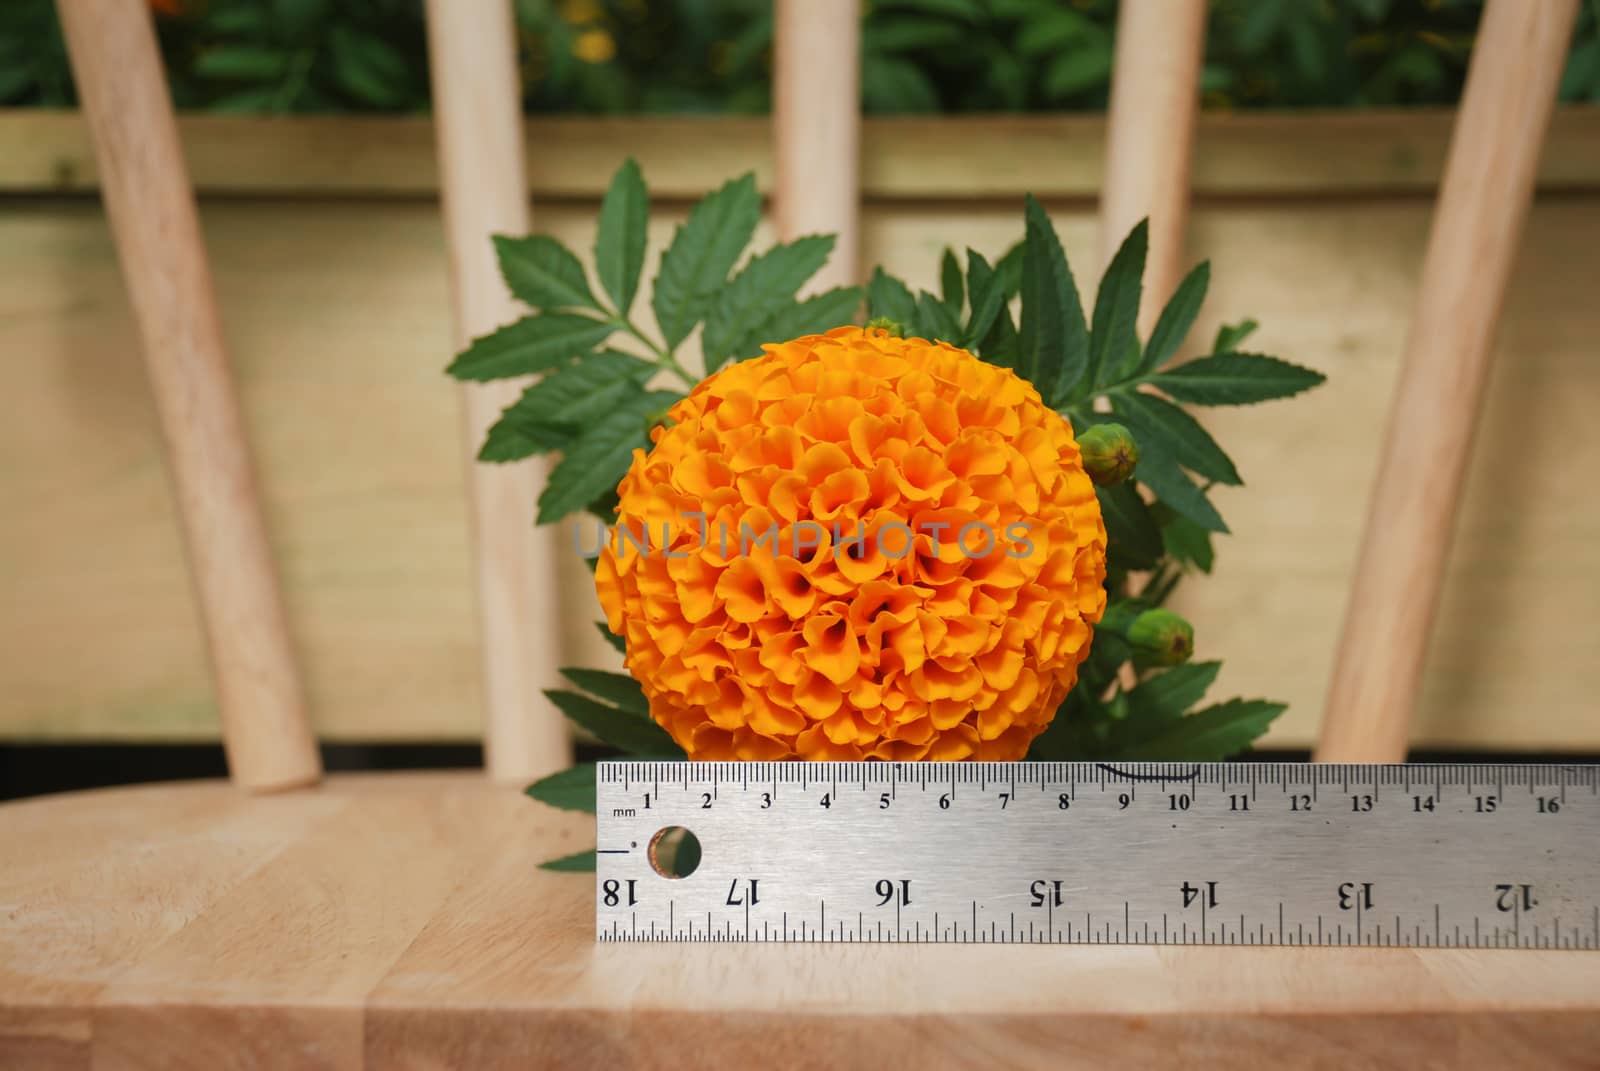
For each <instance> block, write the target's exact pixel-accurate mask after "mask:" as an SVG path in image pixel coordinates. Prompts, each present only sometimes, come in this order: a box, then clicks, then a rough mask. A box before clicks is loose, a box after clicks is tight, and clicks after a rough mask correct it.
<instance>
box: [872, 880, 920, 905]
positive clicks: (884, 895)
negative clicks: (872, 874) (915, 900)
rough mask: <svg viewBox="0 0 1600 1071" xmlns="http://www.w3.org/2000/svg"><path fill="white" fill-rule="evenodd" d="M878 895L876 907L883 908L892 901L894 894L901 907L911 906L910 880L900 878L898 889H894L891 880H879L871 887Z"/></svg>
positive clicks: (893, 883)
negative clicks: (898, 899)
mask: <svg viewBox="0 0 1600 1071" xmlns="http://www.w3.org/2000/svg"><path fill="white" fill-rule="evenodd" d="M873 888H874V889H876V890H877V893H878V898H879V899H878V906H879V907H883V906H885V905H887V904H888V903H889V901H891V900H893V899H894V898H895V896H896V894H898V895H899V897H900V906H901V907H910V906H911V879H910V878H901V879H900V883H899V887H898V888H896V887H895V881H894V879H893V878H879V879H878V884H877V885H875V886H873Z"/></svg>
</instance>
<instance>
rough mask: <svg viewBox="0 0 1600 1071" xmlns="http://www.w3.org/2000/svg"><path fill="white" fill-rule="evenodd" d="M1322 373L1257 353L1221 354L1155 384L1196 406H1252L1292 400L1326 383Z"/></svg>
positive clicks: (1164, 376)
mask: <svg viewBox="0 0 1600 1071" xmlns="http://www.w3.org/2000/svg"><path fill="white" fill-rule="evenodd" d="M1326 379H1327V377H1326V376H1324V375H1323V374H1322V373H1321V372H1316V371H1313V370H1312V369H1310V368H1302V367H1300V366H1299V365H1297V364H1290V363H1289V362H1288V361H1280V360H1279V359H1278V358H1276V357H1265V356H1262V355H1260V354H1255V353H1219V354H1216V355H1214V356H1211V357H1202V358H1200V359H1199V360H1197V361H1189V362H1186V363H1184V364H1180V365H1179V366H1178V367H1176V368H1173V369H1171V370H1170V371H1167V372H1162V373H1161V374H1160V375H1157V376H1155V377H1154V378H1152V379H1151V383H1152V384H1154V385H1155V386H1157V387H1160V388H1161V389H1162V390H1163V391H1165V392H1166V393H1168V394H1170V395H1171V396H1172V397H1174V398H1176V399H1178V401H1180V402H1189V403H1191V404H1193V405H1251V404H1254V403H1256V402H1265V401H1271V400H1272V399H1275V398H1288V397H1291V396H1292V395H1295V394H1299V393H1300V392H1301V391H1307V390H1310V389H1311V388H1312V387H1315V386H1317V385H1318V384H1320V383H1322V382H1323V381H1324V380H1326Z"/></svg>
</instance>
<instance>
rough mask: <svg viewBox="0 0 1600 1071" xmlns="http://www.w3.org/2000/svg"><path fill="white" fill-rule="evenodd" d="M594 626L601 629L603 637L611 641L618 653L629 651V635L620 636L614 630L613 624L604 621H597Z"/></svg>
mask: <svg viewBox="0 0 1600 1071" xmlns="http://www.w3.org/2000/svg"><path fill="white" fill-rule="evenodd" d="M594 627H595V628H597V629H599V630H600V636H601V638H602V639H604V640H605V641H606V642H607V643H609V644H610V645H611V646H612V647H613V648H614V649H615V650H616V652H617V653H618V654H620V655H625V654H627V653H628V640H627V637H625V636H618V635H617V634H616V633H615V632H612V631H611V626H609V625H607V624H606V623H605V622H604V621H596V622H595V623H594Z"/></svg>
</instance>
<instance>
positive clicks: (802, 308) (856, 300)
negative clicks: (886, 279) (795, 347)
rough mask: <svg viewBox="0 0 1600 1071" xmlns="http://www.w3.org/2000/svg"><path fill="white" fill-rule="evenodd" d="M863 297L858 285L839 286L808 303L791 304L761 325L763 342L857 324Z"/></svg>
mask: <svg viewBox="0 0 1600 1071" xmlns="http://www.w3.org/2000/svg"><path fill="white" fill-rule="evenodd" d="M861 297H862V294H861V288H860V287H859V286H840V287H835V288H834V289H832V290H828V291H825V292H824V293H821V294H818V295H817V296H816V297H813V298H807V299H806V300H805V301H796V302H791V303H790V304H789V305H788V307H786V308H784V309H782V310H780V311H779V312H778V313H776V314H775V315H774V316H773V317H772V318H771V319H770V320H768V321H767V322H766V323H765V324H763V325H762V327H761V336H762V341H763V342H787V341H789V340H790V339H794V338H800V337H802V336H804V335H818V334H821V333H822V332H824V331H831V330H833V329H834V328H835V327H843V326H844V325H845V324H848V323H851V322H853V321H854V319H855V315H856V310H857V309H859V308H860V307H861Z"/></svg>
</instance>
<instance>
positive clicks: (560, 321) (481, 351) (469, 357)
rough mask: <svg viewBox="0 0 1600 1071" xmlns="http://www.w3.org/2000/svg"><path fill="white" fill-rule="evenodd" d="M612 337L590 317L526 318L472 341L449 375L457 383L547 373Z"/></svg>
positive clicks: (608, 329) (550, 315)
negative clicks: (458, 381) (462, 380)
mask: <svg viewBox="0 0 1600 1071" xmlns="http://www.w3.org/2000/svg"><path fill="white" fill-rule="evenodd" d="M610 335H611V325H610V324H608V323H602V322H601V321H599V320H592V319H590V318H589V317H587V316H577V315H574V314H572V313H565V312H547V313H544V314H543V315H540V316H525V317H523V318H522V319H520V320H518V321H517V322H516V323H513V324H507V325H506V326H505V327H502V328H500V329H499V330H498V331H495V332H493V333H491V334H487V335H484V336H483V337H482V338H476V339H473V340H472V345H471V346H468V347H467V349H466V352H464V353H462V354H461V355H460V356H459V357H457V358H456V359H455V360H454V361H452V362H451V363H450V367H449V368H447V369H446V371H447V372H449V373H450V375H452V376H454V377H455V378H457V379H466V380H475V381H482V380H490V379H514V378H516V377H518V376H527V375H532V374H534V373H536V372H545V371H548V370H549V369H552V368H554V367H556V366H557V365H559V364H563V363H565V362H566V361H569V360H571V359H572V358H574V357H577V356H579V355H580V354H583V353H587V352H588V351H590V350H592V349H594V348H595V347H596V346H598V345H599V344H600V343H601V342H603V341H605V340H606V339H607V338H608V337H610Z"/></svg>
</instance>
